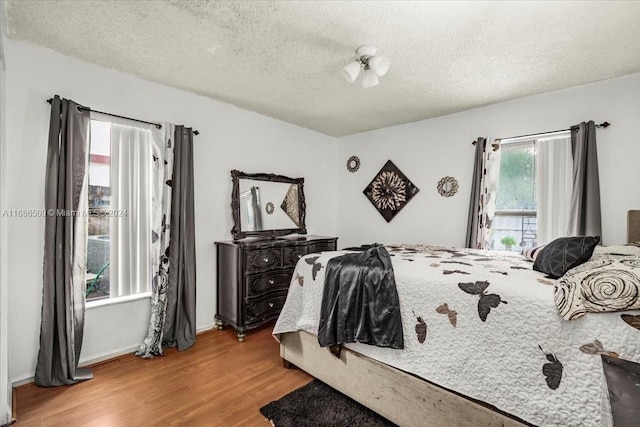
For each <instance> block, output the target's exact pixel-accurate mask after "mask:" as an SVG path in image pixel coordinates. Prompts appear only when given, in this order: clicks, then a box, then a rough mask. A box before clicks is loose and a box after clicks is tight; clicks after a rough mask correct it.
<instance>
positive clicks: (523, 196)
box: [491, 131, 573, 252]
mask: <svg viewBox="0 0 640 427" xmlns="http://www.w3.org/2000/svg"><path fill="white" fill-rule="evenodd" d="M500 157H501V158H500V175H499V178H498V191H497V195H496V208H495V209H496V210H495V216H494V219H493V224H492V230H491V248H492V249H499V250H511V251H518V252H520V251H522V250H524V249H527V248H531V247H535V246H537V245H540V244H546V243H549V242H550V241H552V240H554V239H556V238H558V237H562V236H567V235H569V234H568V233H570V225H569V224H570V220H571V194H572V191H573V156H572V153H571V138H570V134H569V132H567V131H560V132H553V133H550V134H541V135H534V136H529V137H526V138H517V139H516V138H513V139H511V140H503V141H502V143H501V156H500Z"/></svg>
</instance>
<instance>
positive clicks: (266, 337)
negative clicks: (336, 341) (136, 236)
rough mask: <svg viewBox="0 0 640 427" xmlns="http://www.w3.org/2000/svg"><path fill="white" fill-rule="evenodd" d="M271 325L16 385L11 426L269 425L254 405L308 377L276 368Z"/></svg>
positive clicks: (219, 334)
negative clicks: (53, 383) (72, 376)
mask: <svg viewBox="0 0 640 427" xmlns="http://www.w3.org/2000/svg"><path fill="white" fill-rule="evenodd" d="M272 326H273V325H269V326H267V327H265V328H262V329H260V330H258V331H256V332H251V333H249V334H248V335H247V337H246V338H245V342H244V343H239V342H238V340H237V339H236V335H235V331H233V329H231V328H225V329H224V330H222V331H217V330H214V331H211V332H206V333H203V334H201V335H198V338H197V341H196V344H195V345H194V347H192V348H191V349H189V350H188V351H184V352H178V351H177V350H175V349H169V350H167V351H166V356H165V357H156V358H154V359H150V360H145V359H140V358H138V357H135V356H133V355H126V356H121V357H119V358H117V359H113V360H110V361H107V362H103V363H100V364H97V365H94V366H93V374H94V379H93V380H91V381H86V382H82V383H79V384H75V385H73V386H67V387H57V388H41V387H38V386H36V385H35V384H28V385H25V386H22V387H18V388H17V389H16V390H15V393H16V394H17V415H18V423H17V424H16V425H17V426H92V427H93V426H96V427H99V426H145V425H154V426H157V425H189V426H265V427H269V426H270V423H269V421H267V420H265V418H264V417H263V416H262V414H260V412H259V410H258V409H259V408H260V407H262V406H264V405H265V404H267V403H269V402H271V401H272V400H276V399H279V398H280V397H282V396H284V395H285V394H287V393H289V392H290V391H292V390H294V389H296V388H298V387H301V386H303V385H304V384H306V383H308V382H309V381H310V380H311V377H310V376H309V375H307V374H306V373H305V372H303V371H301V370H299V369H284V368H283V367H282V359H281V358H280V355H279V348H278V343H277V342H276V341H275V340H274V339H273V337H272V336H271V330H272V329H273V327H272Z"/></svg>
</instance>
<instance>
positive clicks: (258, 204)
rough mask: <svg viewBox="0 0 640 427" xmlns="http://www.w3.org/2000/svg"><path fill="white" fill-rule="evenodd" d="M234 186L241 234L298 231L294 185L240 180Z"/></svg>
mask: <svg viewBox="0 0 640 427" xmlns="http://www.w3.org/2000/svg"><path fill="white" fill-rule="evenodd" d="M238 182H239V198H240V230H241V231H243V232H247V231H262V230H281V229H290V228H297V227H300V200H299V191H298V184H290V183H285V182H270V181H261V180H253V179H244V178H240V179H239V180H238ZM267 213H269V214H267Z"/></svg>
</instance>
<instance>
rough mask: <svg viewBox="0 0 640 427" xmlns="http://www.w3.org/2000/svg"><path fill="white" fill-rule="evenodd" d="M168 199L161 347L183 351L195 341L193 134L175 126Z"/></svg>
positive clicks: (188, 129) (187, 129) (182, 127)
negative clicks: (166, 259) (167, 257)
mask: <svg viewBox="0 0 640 427" xmlns="http://www.w3.org/2000/svg"><path fill="white" fill-rule="evenodd" d="M173 154H174V161H173V181H172V186H171V189H172V197H171V240H170V243H169V265H170V266H171V267H170V268H169V284H168V287H167V311H166V318H165V323H164V336H163V346H165V347H171V346H174V345H177V347H178V350H186V349H188V348H189V347H191V346H192V345H193V344H194V343H195V341H196V248H195V227H194V214H193V132H192V130H191V128H185V127H184V126H176V130H175V137H174V149H173Z"/></svg>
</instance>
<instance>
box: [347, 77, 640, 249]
mask: <svg viewBox="0 0 640 427" xmlns="http://www.w3.org/2000/svg"><path fill="white" fill-rule="evenodd" d="M374 90H375V89H374ZM588 120H594V121H595V122H596V123H601V122H603V121H605V120H606V121H608V122H610V123H611V124H612V125H611V126H610V127H609V128H607V129H598V130H597V143H598V160H599V166H600V184H601V192H602V221H603V224H602V225H603V227H602V228H603V230H602V234H603V243H604V244H615V243H622V242H625V239H626V211H627V210H628V209H638V208H640V191H638V183H639V182H640V167H638V164H639V162H640V74H635V75H631V76H626V77H622V78H616V79H611V80H607V81H602V82H598V83H593V84H589V85H585V86H579V87H575V88H572V89H567V90H562V91H558V92H553V93H548V94H543V95H538V96H532V97H527V98H522V99H518V100H514V101H509V102H503V103H500V104H494V105H490V106H487V107H482V108H477V109H473V110H469V111H465V112H462V113H458V114H453V115H449V116H444V117H439V118H436V119H431V120H424V121H420V122H415V123H410V124H405V125H400V126H394V127H390V128H385V129H380V130H375V131H371V132H366V133H361V134H357V135H352V136H347V137H343V138H340V139H339V144H338V160H339V161H338V162H339V163H340V167H339V168H338V183H339V187H338V235H339V236H340V245H341V246H344V245H355V244H361V243H370V242H376V241H377V242H381V243H429V244H443V245H452V246H462V245H463V244H464V239H465V233H466V223H467V213H468V208H469V195H470V187H471V175H472V170H473V157H474V147H473V146H472V145H471V142H472V141H473V140H474V139H475V138H476V137H478V136H484V137H489V138H491V137H493V138H500V137H503V138H505V137H509V136H516V135H522V134H529V133H536V132H544V131H551V130H557V129H566V128H568V127H570V126H571V125H575V124H578V123H579V122H582V121H588ZM351 155H357V156H359V157H360V160H361V161H362V165H361V167H360V170H359V171H358V172H356V173H350V172H348V171H347V169H346V166H345V165H344V164H346V161H347V159H348V158H349V156H351ZM388 159H391V160H392V161H393V162H394V163H395V164H396V166H398V167H399V168H400V170H401V171H403V172H404V173H405V174H406V175H407V176H408V178H409V179H410V180H411V181H412V182H413V183H414V184H415V185H417V186H418V188H420V192H419V193H418V194H417V195H416V196H415V197H414V199H413V200H412V201H411V202H409V204H408V205H407V206H406V207H405V208H404V209H403V210H402V211H401V212H400V213H399V214H398V215H397V216H396V217H395V218H394V219H393V221H392V222H391V223H389V224H387V223H386V222H385V221H384V219H383V218H382V217H381V216H380V214H378V212H377V211H376V210H375V209H374V208H373V206H372V205H371V203H370V202H369V201H368V200H367V198H366V197H365V196H364V195H363V194H362V190H363V189H364V188H365V187H366V186H367V184H368V183H369V182H370V180H371V179H372V178H373V176H374V175H375V174H376V173H377V172H378V170H379V169H380V168H381V167H382V166H383V165H384V163H385V162H386V161H387V160H388ZM446 175H449V176H453V177H455V178H457V179H458V181H459V183H460V190H459V191H458V193H457V194H456V195H455V196H454V197H452V198H444V197H442V196H440V195H439V194H438V193H437V190H436V185H437V183H438V180H439V179H440V178H442V177H444V176H446Z"/></svg>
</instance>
